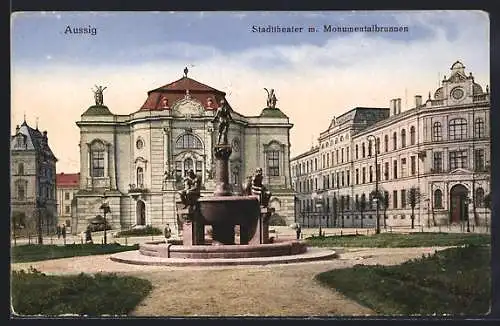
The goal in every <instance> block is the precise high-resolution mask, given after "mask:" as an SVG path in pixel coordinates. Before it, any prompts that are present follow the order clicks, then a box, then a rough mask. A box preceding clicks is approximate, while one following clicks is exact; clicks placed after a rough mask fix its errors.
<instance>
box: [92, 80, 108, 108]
mask: <svg viewBox="0 0 500 326" xmlns="http://www.w3.org/2000/svg"><path fill="white" fill-rule="evenodd" d="M95 87H96V90H95V91H94V90H92V91H93V92H94V98H95V105H103V102H104V100H103V95H102V93H103V92H104V90H105V89H106V88H107V87H102V86H97V85H95Z"/></svg>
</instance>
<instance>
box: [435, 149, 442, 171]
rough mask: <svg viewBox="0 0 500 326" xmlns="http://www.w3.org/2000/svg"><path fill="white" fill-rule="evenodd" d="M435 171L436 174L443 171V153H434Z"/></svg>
mask: <svg viewBox="0 0 500 326" xmlns="http://www.w3.org/2000/svg"><path fill="white" fill-rule="evenodd" d="M433 169H434V172H441V171H443V152H434V158H433Z"/></svg>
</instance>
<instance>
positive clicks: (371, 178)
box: [369, 165, 373, 182]
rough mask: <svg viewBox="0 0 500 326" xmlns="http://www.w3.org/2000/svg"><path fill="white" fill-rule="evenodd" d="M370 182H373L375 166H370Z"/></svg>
mask: <svg viewBox="0 0 500 326" xmlns="http://www.w3.org/2000/svg"><path fill="white" fill-rule="evenodd" d="M369 180H370V182H373V166H371V165H370V179H369Z"/></svg>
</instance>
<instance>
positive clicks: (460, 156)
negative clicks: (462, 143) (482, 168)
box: [450, 150, 467, 170]
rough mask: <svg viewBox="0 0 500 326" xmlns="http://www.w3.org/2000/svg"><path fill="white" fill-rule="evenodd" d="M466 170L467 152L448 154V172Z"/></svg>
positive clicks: (459, 151)
mask: <svg viewBox="0 0 500 326" xmlns="http://www.w3.org/2000/svg"><path fill="white" fill-rule="evenodd" d="M459 168H467V150H458V151H452V152H450V170H454V169H459Z"/></svg>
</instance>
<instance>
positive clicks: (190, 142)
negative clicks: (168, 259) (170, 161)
mask: <svg viewBox="0 0 500 326" xmlns="http://www.w3.org/2000/svg"><path fill="white" fill-rule="evenodd" d="M175 148H178V149H186V148H192V149H200V148H203V146H202V144H201V141H200V140H199V139H198V137H196V136H195V135H193V134H184V135H182V136H180V137H179V138H177V141H176V142H175Z"/></svg>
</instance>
